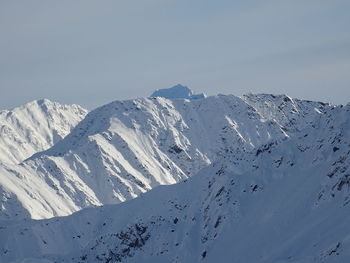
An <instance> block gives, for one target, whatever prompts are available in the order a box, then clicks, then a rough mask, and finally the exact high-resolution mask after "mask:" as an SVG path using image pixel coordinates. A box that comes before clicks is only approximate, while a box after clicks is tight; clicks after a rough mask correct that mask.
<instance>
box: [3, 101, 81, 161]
mask: <svg viewBox="0 0 350 263" xmlns="http://www.w3.org/2000/svg"><path fill="white" fill-rule="evenodd" d="M86 114H87V110H85V109H83V108H82V107H80V106H79V105H75V104H73V105H64V104H60V103H58V102H53V101H50V100H48V99H40V100H35V101H31V102H29V103H26V104H24V105H22V106H19V107H16V108H14V109H11V110H3V111H0V134H1V136H0V161H2V162H6V163H10V164H11V163H19V162H21V161H23V160H24V159H26V158H28V157H30V156H31V155H33V154H34V153H36V152H38V151H43V150H46V149H47V148H49V147H51V146H52V145H54V144H55V143H57V142H58V141H59V140H61V139H62V138H63V137H65V136H66V135H67V134H68V133H69V132H70V130H71V129H72V128H73V127H74V126H75V125H76V124H77V123H78V122H80V121H81V120H82V119H83V118H84V117H85V115H86Z"/></svg>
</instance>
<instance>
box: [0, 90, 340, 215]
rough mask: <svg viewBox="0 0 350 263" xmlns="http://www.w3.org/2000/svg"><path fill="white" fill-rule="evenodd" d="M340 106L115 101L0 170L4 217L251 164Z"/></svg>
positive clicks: (110, 198) (116, 197) (64, 211)
mask: <svg viewBox="0 0 350 263" xmlns="http://www.w3.org/2000/svg"><path fill="white" fill-rule="evenodd" d="M334 108H335V107H334V106H331V105H327V104H323V103H317V102H307V101H302V100H293V99H291V98H289V97H287V96H272V95H247V96H245V97H243V98H239V97H236V96H232V95H228V96H224V95H222V96H214V97H208V98H205V99H198V100H187V99H173V100H169V99H165V98H142V99H136V100H129V101H115V102H112V103H110V104H107V105H105V106H102V107H100V108H98V109H96V110H94V111H92V112H90V113H89V114H88V115H87V116H86V118H85V119H84V120H83V121H82V122H80V123H79V125H77V126H76V127H75V128H74V130H73V131H72V132H71V133H70V134H69V135H68V136H67V137H65V138H64V139H63V140H61V141H60V142H58V143H57V144H55V145H54V146H53V147H52V148H50V149H49V150H47V151H45V152H41V153H37V154H35V155H34V156H32V157H31V158H30V159H28V160H27V161H25V162H23V163H21V164H20V165H17V166H14V165H2V166H0V194H1V196H2V198H1V200H0V202H1V206H2V210H1V211H0V218H4V219H10V218H17V219H18V218H26V217H31V218H35V219H40V218H49V217H53V216H61V215H68V214H71V213H73V212H75V211H78V210H80V209H82V208H84V207H89V206H96V205H102V204H114V203H119V202H122V201H125V200H129V199H131V198H135V197H137V196H139V195H140V194H141V193H144V192H146V191H148V190H150V189H152V188H154V187H155V186H158V185H164V184H173V183H177V182H180V181H181V180H184V179H186V178H188V177H190V176H192V175H194V174H196V173H197V172H198V171H199V170H201V169H202V168H204V167H206V166H208V165H209V164H210V163H212V162H214V161H216V160H221V159H222V158H225V157H226V156H227V155H234V156H235V158H236V161H235V162H240V161H242V160H245V159H246V158H247V157H246V155H247V153H249V152H252V151H255V150H256V149H259V148H260V147H266V145H270V144H274V143H278V142H280V141H283V140H287V139H290V138H293V137H295V136H298V134H299V132H300V130H301V129H303V128H305V127H308V126H312V125H315V123H317V122H318V121H319V119H320V118H321V119H322V118H324V116H325V112H328V111H331V110H332V109H334ZM268 109H270V111H269V110H268Z"/></svg>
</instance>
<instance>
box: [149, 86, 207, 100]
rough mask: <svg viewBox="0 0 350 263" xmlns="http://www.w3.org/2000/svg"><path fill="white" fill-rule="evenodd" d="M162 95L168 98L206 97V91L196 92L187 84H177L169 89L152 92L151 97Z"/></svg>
mask: <svg viewBox="0 0 350 263" xmlns="http://www.w3.org/2000/svg"><path fill="white" fill-rule="evenodd" d="M156 97H162V98H166V99H204V98H206V95H205V94H204V93H200V94H194V93H193V91H192V90H190V89H189V88H188V87H186V86H182V85H181V84H177V85H175V86H173V87H171V88H168V89H159V90H156V91H155V92H153V93H152V95H151V98H156Z"/></svg>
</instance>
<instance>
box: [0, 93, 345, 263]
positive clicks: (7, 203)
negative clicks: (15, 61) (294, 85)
mask: <svg viewBox="0 0 350 263" xmlns="http://www.w3.org/2000/svg"><path fill="white" fill-rule="evenodd" d="M179 89H180V90H182V88H181V87H180V88H179ZM169 92H170V91H169ZM172 92H173V91H171V92H170V93H172ZM166 96H167V92H166V91H165V95H164V96H163V97H162V96H156V98H141V99H135V100H128V101H115V102H112V103H110V104H107V105H104V106H102V107H100V108H97V109H96V110H94V111H91V112H90V113H89V114H87V115H86V117H85V118H84V119H83V120H82V121H81V122H80V123H79V124H78V125H77V126H75V128H74V129H73V130H72V131H71V132H70V133H69V134H68V135H67V136H66V137H65V138H63V139H62V140H60V141H59V142H57V143H55V144H54V145H53V146H52V147H51V148H49V149H47V150H45V151H42V152H38V153H36V154H34V155H33V156H31V157H30V158H28V159H27V160H25V161H23V162H21V163H20V164H11V163H3V164H1V165H0V204H1V206H0V208H1V209H0V262H26V263H28V262H46V263H47V262H218V261H219V262H266V263H267V262H269V263H270V262H299V263H302V262H347V261H348V259H349V258H350V241H349V240H350V230H349V228H348V220H349V219H350V218H349V217H350V214H349V203H350V179H349V178H350V177H349V174H350V160H349V154H350V129H349V128H350V115H349V114H350V104H348V105H346V106H342V105H340V106H334V105H330V104H326V103H322V102H312V101H305V100H299V99H293V98H290V97H288V96H285V95H269V94H258V95H253V94H247V95H244V96H242V97H236V96H233V95H218V96H212V97H207V98H201V99H195V100H194V99H188V98H185V99H184V98H177V97H176V98H172V99H167V98H165V97H166ZM37 104H38V103H37ZM38 105H39V104H38ZM35 112H37V111H35ZM28 116H30V115H28ZM28 116H26V117H25V118H23V119H28ZM36 116H37V115H36ZM37 119H38V120H41V119H43V120H45V121H46V120H47V118H37ZM68 119H71V118H68ZM57 120H58V119H57ZM50 123H51V122H50ZM58 123H60V122H58ZM41 125H43V124H40V125H39V124H38V125H37V126H38V127H42V126H41ZM46 125H48V124H47V122H46ZM44 127H47V126H44ZM49 127H52V126H49ZM55 127H57V126H55ZM56 129H57V128H56ZM42 130H45V129H40V131H42ZM57 130H58V129H57ZM48 134H50V133H49V132H48ZM29 141H30V140H29ZM162 185H163V186H162ZM153 188H155V189H153ZM151 189H152V190H151ZM150 190H151V191H150ZM135 197H137V198H135ZM96 206H97V207H96ZM83 208H85V209H83ZM80 210H81V211H80ZM76 211H78V212H76ZM74 212H76V213H74ZM72 213H73V214H72ZM62 215H68V216H65V217H58V216H62ZM51 217H53V218H51ZM47 218H49V219H47ZM34 219H43V220H34Z"/></svg>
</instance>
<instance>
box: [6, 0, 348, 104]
mask: <svg viewBox="0 0 350 263" xmlns="http://www.w3.org/2000/svg"><path fill="white" fill-rule="evenodd" d="M349 13H350V1H349V0H307V1H305V0H264V1H260V0H259V1H255V0H249V1H247V0H236V1H233V0H218V1H213V0H147V1H145V0H102V1H96V0H94V1H92V0H74V1H71V0H69V1H68V0H60V1H50V0H49V1H48V0H31V1H23V0H22V1H19V0H11V1H10V0H0V109H9V108H12V107H15V106H18V105H21V104H23V103H25V102H28V101H31V100H35V99H40V98H48V99H50V100H54V101H58V102H61V103H76V104H80V105H82V106H84V107H87V108H89V109H92V108H94V107H97V106H100V105H103V104H105V103H108V102H110V101H113V100H122V99H130V98H137V97H145V96H148V95H150V94H151V93H152V92H153V91H154V90H155V89H161V88H168V87H171V86H173V85H175V84H178V83H180V84H183V85H186V86H188V87H189V88H191V89H193V90H194V91H195V92H205V93H206V94H207V95H215V94H218V93H222V94H234V95H242V94H245V93H249V92H252V93H274V94H288V95H290V96H292V97H297V98H304V99H311V100H318V101H324V102H331V103H334V104H345V103H347V102H350V15H349Z"/></svg>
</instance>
